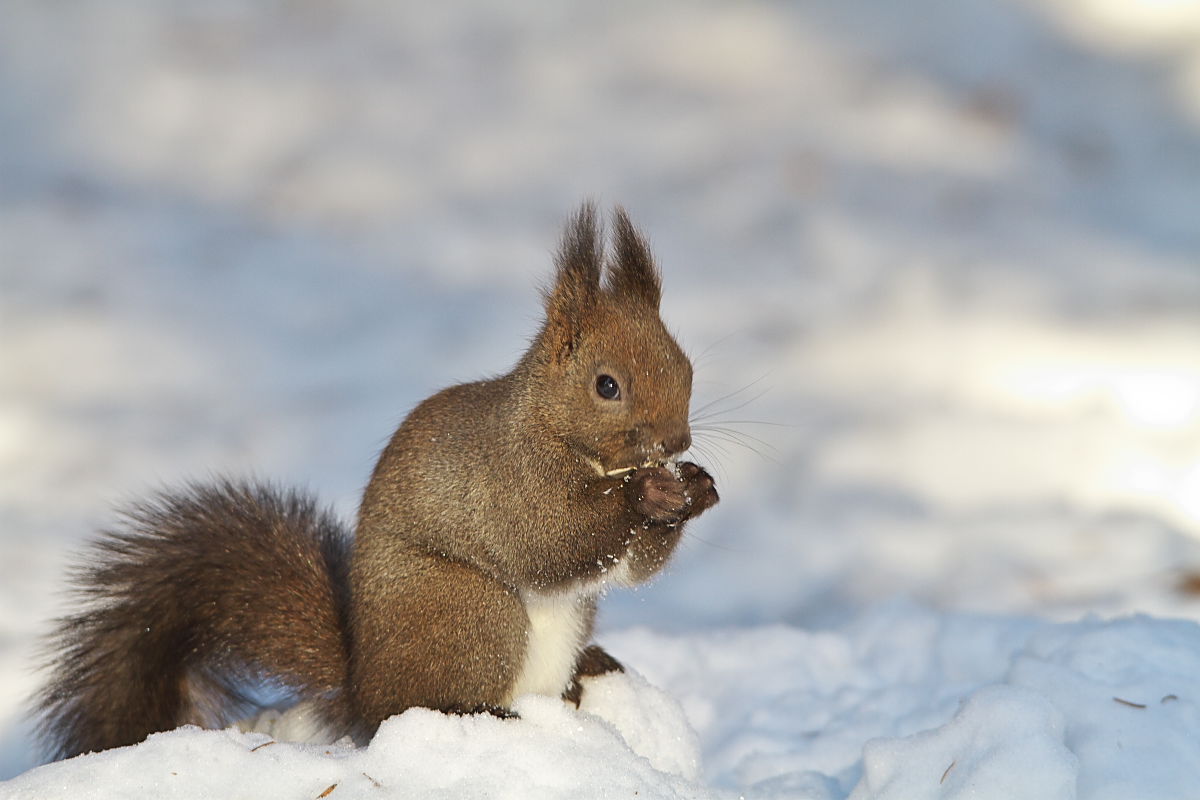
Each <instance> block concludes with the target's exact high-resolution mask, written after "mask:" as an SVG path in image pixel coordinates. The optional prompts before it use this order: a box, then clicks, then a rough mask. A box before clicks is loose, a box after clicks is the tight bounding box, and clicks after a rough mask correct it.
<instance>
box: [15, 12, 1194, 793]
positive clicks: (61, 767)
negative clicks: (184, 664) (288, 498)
mask: <svg viewBox="0 0 1200 800" xmlns="http://www.w3.org/2000/svg"><path fill="white" fill-rule="evenodd" d="M585 196H594V197H597V198H598V199H599V200H600V201H601V202H602V203H614V202H621V203H624V204H626V205H627V206H628V208H629V209H630V211H631V214H632V216H633V217H634V219H635V220H637V221H638V223H639V224H640V225H641V226H642V227H644V228H645V229H646V230H647V232H648V233H649V234H650V237H651V239H652V241H653V244H654V247H655V251H656V253H657V255H658V257H659V259H660V261H661V263H662V266H663V271H664V279H665V292H664V315H665V317H666V319H667V322H668V324H669V326H670V327H671V328H672V330H673V331H674V332H675V333H677V335H678V338H679V339H680V341H681V342H682V343H683V345H684V346H685V347H686V348H688V350H689V352H690V353H691V354H692V356H693V359H694V361H695V362H696V366H697V370H696V376H697V379H696V380H697V383H696V393H697V397H696V402H695V407H696V408H697V409H698V408H700V407H702V406H704V405H705V404H708V403H713V405H712V406H711V407H710V408H709V409H708V410H707V411H705V412H704V413H706V414H707V413H712V414H713V416H712V418H711V419H707V420H705V421H704V422H703V423H701V424H698V425H697V435H696V442H697V446H698V447H697V450H696V453H695V458H696V459H697V460H699V461H702V462H703V463H705V464H708V465H711V466H712V468H713V472H714V475H715V476H716V479H717V483H718V488H719V489H720V491H721V496H722V502H721V504H720V505H719V506H718V507H717V508H716V509H714V510H712V511H711V512H709V513H708V514H707V515H706V516H705V517H704V518H702V519H700V520H698V521H697V522H696V523H695V524H694V525H693V526H691V527H690V528H689V529H688V534H687V535H686V536H685V541H684V544H683V546H682V548H681V552H680V553H679V554H678V555H677V556H676V558H675V560H674V561H673V563H672V565H671V568H670V569H669V571H668V572H667V574H666V575H664V576H663V577H662V578H661V579H660V580H658V581H657V582H656V583H654V584H653V585H652V586H649V587H644V588H642V589H640V590H638V591H627V590H614V591H612V592H611V593H610V594H609V595H608V596H607V597H606V598H605V600H604V602H603V603H602V612H601V630H600V632H599V634H598V638H599V640H600V641H601V642H602V643H603V644H604V645H605V647H606V648H608V649H609V650H610V651H611V652H612V653H613V654H614V655H615V656H617V657H618V658H619V659H620V660H622V661H623V663H625V664H627V665H628V666H629V668H630V670H631V671H630V673H629V674H627V675H624V676H607V677H604V678H600V679H595V680H591V681H589V685H588V688H587V690H586V692H585V701H584V707H583V709H582V710H580V711H576V710H574V709H571V708H567V707H564V706H563V705H562V704H560V703H558V702H557V701H550V700H547V699H545V698H537V697H532V696H530V697H525V698H523V699H521V700H520V701H519V703H518V705H519V708H520V711H521V714H522V718H521V719H520V720H497V719H492V718H490V717H484V718H448V717H443V716H440V715H436V714H431V713H428V712H425V711H421V710H414V711H410V712H408V713H406V714H404V715H401V716H400V717H398V718H396V719H393V720H391V721H390V722H389V723H387V724H386V725H385V726H384V727H383V728H382V729H381V731H380V734H379V735H378V736H377V737H376V739H375V740H374V741H373V742H372V744H371V745H370V747H368V748H365V749H363V750H357V751H356V750H353V749H351V748H348V747H346V746H345V745H342V744H336V743H333V744H328V745H316V744H288V743H284V742H282V741H276V739H275V738H274V736H275V735H277V734H278V735H282V734H283V733H284V732H286V730H285V729H286V728H287V725H286V724H284V723H285V722H287V723H288V724H291V725H293V726H294V725H301V726H302V724H303V720H297V719H291V720H285V721H279V720H262V721H261V723H262V725H261V727H263V728H264V730H265V731H266V732H263V731H259V732H250V733H243V732H236V731H198V730H186V729H185V730H180V731H173V732H167V733H163V734H159V735H156V736H153V737H151V738H150V739H149V740H148V741H147V742H145V743H143V744H141V745H138V746H135V747H132V748H124V749H121V750H117V751H112V752H107V753H98V754H92V755H87V756H83V757H80V758H77V759H74V760H71V761H69V762H64V763H60V764H50V765H44V766H35V765H37V764H38V763H39V756H38V754H37V751H36V749H35V746H34V743H33V740H32V736H31V729H30V725H29V723H28V721H27V720H26V718H25V716H24V713H23V704H24V703H25V701H26V700H27V698H28V697H29V695H30V694H31V693H32V692H33V691H34V689H35V687H36V686H37V685H38V683H39V681H40V680H41V675H40V674H39V673H38V672H37V670H36V669H34V668H33V666H32V665H33V664H35V661H36V660H35V651H36V642H37V639H38V636H39V635H40V634H41V633H42V632H44V631H45V630H46V629H47V627H48V625H49V620H50V618H52V617H53V616H54V615H55V614H57V613H59V612H61V610H62V609H63V608H64V607H65V606H64V603H65V600H64V599H63V598H62V596H61V594H60V592H59V588H60V587H61V586H62V573H63V569H64V567H65V565H66V564H67V562H68V560H69V559H70V557H71V556H72V554H73V553H75V552H77V551H78V549H79V547H80V545H81V544H82V542H83V541H84V540H85V539H86V537H87V536H88V535H89V532H90V531H91V530H94V529H95V528H96V527H98V526H102V525H104V524H106V523H108V522H110V521H111V520H112V509H113V507H114V506H115V505H116V504H119V503H120V502H122V501H124V500H127V499H130V498H133V497H137V496H139V495H141V494H143V493H145V492H146V491H148V490H149V489H152V488H154V487H156V486H158V485H160V484H164V483H167V484H169V483H173V482H177V481H179V480H182V479H184V478H189V477H195V476H203V475H205V474H207V473H210V472H211V473H231V474H234V475H246V474H256V475H260V476H269V477H271V478H273V479H276V480H278V481H280V482H284V483H292V484H297V485H301V486H309V487H311V488H313V489H314V490H316V491H318V492H319V493H320V494H321V495H322V496H323V497H326V498H327V499H328V500H329V501H330V502H331V503H333V504H334V505H335V506H336V508H337V509H338V510H339V511H340V512H341V513H343V514H344V515H345V516H347V517H350V516H351V515H352V514H353V510H354V507H355V503H356V502H357V496H358V492H359V491H360V490H361V487H362V485H363V483H364V482H365V480H366V477H367V476H368V474H369V471H370V469H371V467H372V463H373V459H374V457H375V455H376V454H377V453H378V451H379V449H380V447H381V446H382V444H383V442H384V441H385V440H386V437H387V435H388V434H389V433H390V430H391V428H392V427H394V425H395V424H396V423H397V422H398V421H399V419H400V418H401V417H402V416H403V414H404V413H405V411H406V409H408V408H410V407H411V406H412V405H413V404H414V403H416V402H417V401H419V400H420V399H421V398H422V397H424V396H427V395H428V394H430V393H431V392H432V391H434V390H436V389H437V388H439V387H441V386H444V385H446V384H448V383H450V382H452V381H458V380H464V379H471V378H474V377H477V376H480V375H486V374H490V373H494V372H497V371H499V370H501V369H504V368H506V367H507V366H508V365H509V364H511V363H512V362H513V361H514V360H515V358H516V357H517V356H518V355H519V353H520V352H521V349H522V348H523V346H524V343H525V341H526V340H527V337H528V336H529V335H530V333H531V332H532V330H533V329H534V326H535V325H536V320H537V315H538V307H537V302H538V301H537V292H536V286H537V285H538V284H539V282H540V281H542V280H544V278H545V275H546V272H547V269H548V261H549V257H548V253H549V251H550V249H551V247H552V246H553V243H554V241H555V237H556V235H557V227H558V225H559V223H560V221H561V220H562V219H563V217H564V216H565V215H566V214H567V213H568V211H569V210H570V209H571V208H572V207H573V206H574V205H575V204H576V203H578V201H579V200H580V199H582V198H583V197H585ZM1198 209H1200V9H1198V8H1197V6H1196V4H1195V3H1193V2H1187V0H1160V2H1145V3H1121V2H1115V0H1049V1H1048V2H1041V3H1029V2H1024V0H971V2H956V3H944V2H936V0H909V2H905V3H886V2H879V1H878V0H815V1H814V2H809V3H804V4H794V5H792V4H779V3H737V4H725V3H718V2H699V3H684V2H682V0H679V1H678V2H676V1H674V0H672V1H670V2H661V3H656V4H653V5H646V4H637V3H625V2H616V3H606V4H596V3H590V4H589V3H584V2H579V1H577V0H571V2H562V3H554V4H527V5H523V6H520V7H519V8H518V7H511V4H502V3H489V2H483V1H482V0H480V1H479V2H466V1H465V0H451V1H448V2H441V3H437V4H435V5H432V6H429V5H425V6H411V7H410V6H408V5H406V4H387V3H378V2H374V1H373V0H361V1H356V2H350V3H342V4H336V5H330V4H319V3H276V4H259V3H244V2H240V0H221V1H220V2H212V3H205V4H191V3H184V2H159V3H143V2H137V1H136V0H130V2H117V3H114V2H107V0H76V1H75V2H72V3H58V4H47V3H44V2H39V0H12V2H9V3H7V4H6V5H5V9H4V24H3V25H0V341H2V346H0V475H2V480H0V780H2V781H3V782H0V797H4V798H7V797H21V798H27V797H28V798H48V797H62V796H71V797H82V798H86V797H117V796H122V797H127V796H153V797H163V798H172V797H213V796H222V797H224V796H230V795H231V794H236V795H242V794H244V795H246V796H289V797H292V796H294V797H313V798H315V797H318V796H319V795H321V794H322V793H323V792H324V791H326V789H328V787H331V786H336V788H334V789H333V790H331V791H330V792H329V794H328V795H326V796H327V797H330V798H333V800H336V798H338V797H358V796H363V797H371V796H379V797H391V796H395V797H430V796H433V797H437V796H444V797H473V796H479V797H483V796H488V797H493V796H502V797H503V796H514V797H517V796H519V797H548V798H555V797H587V796H598V797H600V796H602V797H614V796H615V797H630V796H637V797H662V798H672V797H685V798H704V797H738V796H745V797H758V798H808V799H809V800H815V799H817V798H819V799H820V800H831V799H836V800H843V799H844V798H853V800H862V799H863V798H896V797H899V798H922V797H973V798H977V797H998V798H999V797H1004V798H1008V797H1030V798H1058V797H1064V798H1065V797H1075V798H1080V800H1096V799H1097V798H1118V797H1121V798H1124V797H1137V798H1139V799H1141V798H1184V797H1191V796H1194V794H1195V787H1196V786H1198V785H1200V750H1198V749H1197V747H1196V745H1195V742H1197V741H1200V711H1198V704H1200V685H1198V684H1200V677H1197V676H1200V668H1198V667H1200V663H1198V662H1200V628H1198V627H1197V623H1196V620H1198V619H1200V597H1198V593H1197V592H1196V590H1195V586H1196V585H1197V583H1198V581H1197V579H1196V574H1197V573H1198V572H1200V542H1198V541H1197V539H1198V537H1200V504H1198V503H1200V501H1198V499H1197V498H1200V346H1197V345H1198V343H1200V212H1198ZM705 425H707V426H708V430H707V431H705V430H703V427H704V426H705ZM1189 586H1190V587H1191V589H1190V590H1189V589H1188V587H1189ZM293 730H295V728H294V727H293ZM267 742H275V743H274V744H269V745H266V746H262V745H264V744H265V743H267ZM256 748H257V749H256ZM635 792H636V793H637V794H636V795H635V794H634V793H635Z"/></svg>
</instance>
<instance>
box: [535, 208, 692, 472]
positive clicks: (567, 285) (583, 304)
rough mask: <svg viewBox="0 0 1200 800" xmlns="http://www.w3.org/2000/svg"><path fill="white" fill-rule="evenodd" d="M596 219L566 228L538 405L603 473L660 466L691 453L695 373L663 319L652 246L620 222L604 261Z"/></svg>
mask: <svg viewBox="0 0 1200 800" xmlns="http://www.w3.org/2000/svg"><path fill="white" fill-rule="evenodd" d="M603 238H604V237H603V232H602V231H601V229H600V226H599V225H598V223H597V220H596V210H595V207H594V206H593V205H591V204H590V203H588V204H584V206H583V207H582V208H581V209H580V210H579V212H578V213H577V214H576V215H575V216H574V217H573V218H572V219H571V220H570V221H569V222H568V224H567V228H566V231H565V233H564V234H563V239H562V245H561V247H560V249H559V252H558V256H557V259H556V266H557V272H556V276H555V281H554V284H553V286H551V287H550V288H549V289H548V290H547V291H546V292H545V298H546V321H545V324H544V325H543V327H542V330H541V332H540V333H539V335H538V338H537V341H536V342H535V344H534V347H533V349H532V350H531V355H533V356H534V362H535V364H536V367H535V374H536V378H535V380H534V382H533V386H534V391H535V392H536V393H540V394H541V396H534V397H530V398H529V399H530V401H531V402H532V403H533V404H534V405H535V406H536V407H537V409H538V414H539V416H540V417H541V418H542V420H544V421H545V422H546V423H547V424H548V425H549V426H550V428H551V430H552V431H553V432H554V434H555V435H557V436H558V437H559V438H561V439H562V440H563V441H565V442H566V443H567V445H568V446H569V447H570V448H571V449H572V450H574V451H575V452H576V453H577V454H578V455H579V456H580V457H581V458H582V459H584V460H585V461H586V462H587V463H589V464H590V465H591V466H592V467H593V468H594V469H595V470H596V471H597V472H598V473H601V474H619V473H620V472H623V471H626V470H630V469H634V468H636V467H640V466H644V465H647V464H660V463H662V462H664V461H667V460H669V459H671V458H673V457H674V456H676V455H678V454H679V453H681V452H683V451H684V450H687V449H688V448H689V447H690V446H691V431H690V429H689V427H688V404H689V402H690V400H691V395H692V365H691V362H690V361H688V358H687V356H686V355H684V353H683V350H681V349H680V347H679V345H678V344H677V343H676V342H675V339H674V338H672V337H671V334H670V333H668V332H667V329H666V327H665V326H664V325H663V323H662V319H661V318H660V317H659V313H658V305H659V298H660V296H661V292H662V289H661V284H660V282H659V276H658V270H657V268H656V267H655V265H654V259H653V257H652V256H651V254H650V248H649V246H648V245H647V243H646V240H645V238H644V237H643V236H642V235H641V234H640V233H639V232H638V231H637V230H636V229H635V228H634V227H633V224H632V223H631V222H630V221H629V217H628V216H627V215H626V214H625V212H624V210H622V209H620V208H618V209H617V210H616V211H615V213H614V214H613V236H612V240H613V241H612V249H611V251H610V252H608V253H607V254H606V252H605V247H604V241H603Z"/></svg>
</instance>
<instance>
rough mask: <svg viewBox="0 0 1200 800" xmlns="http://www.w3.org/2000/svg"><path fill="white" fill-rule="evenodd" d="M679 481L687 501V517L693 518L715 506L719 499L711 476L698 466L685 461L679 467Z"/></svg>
mask: <svg viewBox="0 0 1200 800" xmlns="http://www.w3.org/2000/svg"><path fill="white" fill-rule="evenodd" d="M679 479H680V480H681V481H682V482H683V486H684V488H683V494H684V497H685V498H686V500H687V516H688V517H695V516H698V515H700V514H703V513H704V512H705V511H707V510H708V509H710V508H712V507H713V506H715V505H716V504H717V503H718V502H719V501H720V499H721V496H720V495H718V494H717V486H716V484H715V483H714V482H713V479H712V475H709V474H708V472H707V471H706V470H705V469H704V467H701V466H700V465H698V464H693V463H692V462H690V461H685V462H683V463H682V464H680V465H679Z"/></svg>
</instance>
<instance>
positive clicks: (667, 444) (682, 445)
mask: <svg viewBox="0 0 1200 800" xmlns="http://www.w3.org/2000/svg"><path fill="white" fill-rule="evenodd" d="M691 446H692V434H691V432H690V431H681V432H679V433H676V434H673V435H671V436H668V437H667V438H666V439H664V440H663V451H664V452H665V453H666V454H667V455H669V456H673V455H676V454H678V453H682V452H683V451H684V450H687V449H688V448H689V447H691Z"/></svg>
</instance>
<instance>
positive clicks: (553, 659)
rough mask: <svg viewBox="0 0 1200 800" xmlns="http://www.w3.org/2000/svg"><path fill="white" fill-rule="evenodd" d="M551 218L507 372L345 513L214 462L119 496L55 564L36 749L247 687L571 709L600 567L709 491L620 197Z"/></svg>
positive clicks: (434, 405) (631, 566)
mask: <svg viewBox="0 0 1200 800" xmlns="http://www.w3.org/2000/svg"><path fill="white" fill-rule="evenodd" d="M602 228H603V226H602V224H601V223H600V222H599V221H598V220H597V212H596V209H595V207H594V205H592V204H591V203H585V204H583V206H582V207H581V208H580V209H579V210H578V211H577V212H576V213H575V214H574V215H572V216H571V218H570V219H568V221H567V224H566V226H565V231H564V233H563V236H562V241H561V244H560V247H559V250H558V252H557V255H556V258H555V277H554V280H553V283H552V285H551V286H549V287H548V288H547V289H546V290H545V291H544V292H543V297H544V305H545V318H544V321H543V323H542V325H541V327H540V330H539V332H538V333H537V335H536V337H535V338H534V339H533V341H532V343H531V345H530V347H529V349H528V351H527V352H526V353H525V354H524V355H523V356H522V357H521V358H520V360H519V361H518V363H517V364H516V365H515V366H514V367H513V368H512V370H511V371H510V372H508V373H507V374H505V375H502V376H500V377H496V378H492V379H490V380H482V381H478V382H474V383H464V384H460V385H456V386H452V387H450V388H448V389H444V390H442V391H440V392H438V393H437V394H435V395H433V396H432V397H430V398H428V399H427V400H424V401H423V402H421V403H420V404H418V405H417V406H416V408H415V409H413V411H412V412H411V413H410V414H409V415H408V417H407V418H406V419H405V420H404V421H403V423H402V424H401V425H400V427H399V429H397V430H396V432H395V434H394V435H393V436H392V438H391V440H390V442H389V443H388V444H387V446H386V448H385V449H384V450H383V453H382V455H381V456H380V458H379V461H378V463H377V465H376V466H375V469H374V472H373V473H372V475H371V478H370V480H369V482H368V485H367V487H366V490H365V493H364V496H363V499H362V503H361V506H360V508H359V512H358V518H357V524H356V526H355V527H354V530H353V532H351V531H350V530H349V529H348V527H347V526H346V525H344V524H343V523H342V522H340V521H339V520H338V519H337V518H336V517H335V516H334V515H333V514H332V513H331V512H330V511H327V510H323V509H322V508H321V507H320V506H319V505H318V503H317V502H316V501H315V500H314V499H313V498H312V497H310V496H308V495H307V494H304V493H300V492H296V491H283V490H280V489H278V488H276V487H274V486H272V485H269V484H264V483H261V482H236V481H231V480H214V481H211V482H208V483H193V484H190V485H187V486H185V487H183V488H182V489H179V490H176V491H166V492H163V493H161V494H159V495H157V496H156V497H154V498H153V499H151V500H150V501H148V502H144V503H141V504H139V505H135V506H133V507H132V508H130V509H129V510H127V511H125V512H124V514H123V518H122V522H121V523H120V524H119V525H118V526H117V527H115V528H112V529H110V530H108V531H105V532H103V533H102V534H101V537H100V538H99V539H98V540H97V541H96V542H95V544H94V547H93V550H92V551H91V556H92V557H91V559H90V561H89V563H87V564H85V565H83V566H81V567H80V568H79V569H78V570H77V572H76V573H75V574H74V575H73V587H74V590H75V592H76V593H77V595H78V596H79V598H80V599H81V601H82V605H81V608H80V610H78V611H77V612H76V613H74V614H73V615H71V616H68V617H66V618H64V619H61V620H59V621H58V623H57V626H56V627H55V629H54V630H53V631H52V632H51V634H50V635H49V637H48V639H47V641H46V652H47V653H48V656H47V666H48V667H49V669H50V676H49V680H48V682H47V684H46V685H45V687H44V688H43V689H42V690H41V691H40V693H39V694H38V695H37V697H36V698H35V701H34V702H35V707H36V711H37V712H38V714H39V717H40V718H39V721H38V733H39V735H40V737H41V738H42V740H43V742H44V743H45V744H46V746H47V747H48V749H49V750H50V751H51V753H52V755H53V756H54V757H68V756H72V755H75V754H79V753H84V752H89V751H95V750H103V749H107V748H111V747H117V746H122V745H129V744H135V743H137V742H140V741H142V740H143V739H144V738H145V737H146V736H147V735H149V734H151V733H154V732H156V731H162V730H170V729H172V728H175V727H178V726H180V725H183V724H189V723H190V724H197V725H201V726H204V727H221V726H225V725H228V724H231V723H232V722H235V721H236V720H237V719H239V716H238V715H239V714H242V715H244V714H245V713H246V712H248V711H251V710H254V709H255V708H256V703H255V698H254V696H253V693H252V692H251V691H248V689H247V687H250V686H255V685H262V684H264V683H265V684H266V685H268V686H273V687H276V688H281V689H284V690H286V691H287V692H288V693H289V694H291V695H292V696H293V698H295V699H296V701H297V702H305V703H308V704H310V705H311V706H312V707H313V708H314V709H315V713H316V714H317V715H318V717H319V720H320V725H321V726H322V729H323V730H325V731H330V732H333V738H340V737H341V736H350V737H351V738H352V739H353V740H354V741H356V742H358V743H365V742H367V741H369V740H370V738H371V737H372V736H373V735H374V732H375V730H376V729H377V728H378V726H379V724H380V723H381V722H382V721H383V720H385V719H387V718H388V717H390V716H392V715H394V714H398V713H400V712H402V711H404V710H405V709H407V708H410V707H414V706H421V707H426V708H431V709H438V710H441V711H443V712H446V713H454V714H474V713H490V714H494V715H497V716H501V717H509V716H515V714H514V712H513V711H512V704H513V701H514V700H515V699H516V698H517V697H519V696H521V695H523V694H527V693H537V694H543V695H549V696H554V697H562V698H563V700H564V701H565V702H572V703H574V704H575V705H576V706H578V704H579V702H580V698H581V693H582V689H583V687H582V684H581V679H583V678H586V677H589V676H595V675H601V674H604V673H608V672H614V671H621V670H622V667H621V665H620V663H618V662H617V661H616V659H614V658H613V657H612V656H610V655H609V654H608V653H606V652H605V651H604V650H603V649H601V648H600V647H599V646H597V645H595V644H591V643H590V642H591V636H592V632H593V625H594V620H595V617H596V603H597V599H598V598H599V596H600V595H601V594H602V593H603V592H604V591H605V590H606V589H608V588H609V587H611V586H632V585H635V584H638V583H640V582H643V581H645V580H647V579H648V578H650V577H651V576H653V575H655V574H656V573H658V572H659V571H660V570H661V569H662V567H663V565H664V563H665V562H666V561H667V559H668V557H669V556H670V555H671V553H672V551H673V550H674V549H675V546H676V544H677V543H678V541H679V539H680V536H681V534H682V531H683V528H684V524H685V523H686V522H687V521H688V520H689V519H691V518H693V517H695V516H697V515H699V514H701V513H703V512H704V511H705V510H707V509H708V508H710V507H711V506H713V505H714V504H715V503H716V502H717V501H718V495H717V491H716V489H715V486H714V483H713V479H712V477H711V476H710V475H709V474H708V472H706V471H705V470H704V469H703V468H701V467H700V466H697V465H696V464H693V463H688V462H681V461H678V456H679V455H680V454H681V453H683V452H684V451H686V450H688V449H689V447H690V446H691V431H690V427H689V421H688V409H689V402H690V398H691V388H692V366H691V363H690V361H689V360H688V358H687V356H686V355H685V354H684V352H683V350H682V349H681V348H680V347H679V345H678V344H677V343H676V341H675V339H674V338H673V337H672V336H671V334H670V333H669V332H668V331H667V329H666V327H665V326H664V324H663V322H662V320H661V318H660V316H659V302H660V297H661V291H662V290H661V282H660V277H659V272H658V268H657V266H656V264H655V262H654V259H653V257H652V255H651V252H650V249H649V245H648V243H647V241H646V239H645V237H644V236H643V235H642V234H641V233H640V232H639V231H638V230H637V229H636V228H635V227H634V226H633V224H632V223H631V222H630V220H629V217H628V215H627V214H626V213H625V211H624V210H622V209H620V208H617V209H616V210H615V212H614V214H613V219H612V235H611V247H606V246H605V245H606V242H605V239H606V238H607V237H606V236H605V233H604V231H603V230H602Z"/></svg>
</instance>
